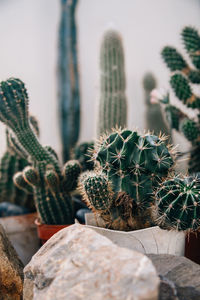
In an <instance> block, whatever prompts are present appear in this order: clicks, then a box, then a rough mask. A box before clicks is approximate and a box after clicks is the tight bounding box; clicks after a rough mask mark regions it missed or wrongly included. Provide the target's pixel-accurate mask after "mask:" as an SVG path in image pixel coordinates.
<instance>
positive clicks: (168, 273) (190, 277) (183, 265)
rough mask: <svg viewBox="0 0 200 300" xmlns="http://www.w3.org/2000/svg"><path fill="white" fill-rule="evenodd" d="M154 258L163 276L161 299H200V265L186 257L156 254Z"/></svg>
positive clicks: (151, 257) (159, 272)
mask: <svg viewBox="0 0 200 300" xmlns="http://www.w3.org/2000/svg"><path fill="white" fill-rule="evenodd" d="M148 257H149V258H150V259H151V260H152V262H153V264H154V265H155V267H156V270H157V272H158V274H159V275H160V278H161V283H160V293H159V294H160V296H159V300H200V266H199V265H197V264H195V263H194V262H192V261H191V260H189V259H187V258H185V257H177V256H174V255H167V254H161V255H155V254H150V255H148Z"/></svg>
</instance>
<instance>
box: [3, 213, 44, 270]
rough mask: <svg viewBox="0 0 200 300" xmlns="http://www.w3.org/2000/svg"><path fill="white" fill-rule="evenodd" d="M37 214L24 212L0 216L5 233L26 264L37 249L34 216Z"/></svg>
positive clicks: (37, 240)
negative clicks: (24, 213)
mask: <svg viewBox="0 0 200 300" xmlns="http://www.w3.org/2000/svg"><path fill="white" fill-rule="evenodd" d="M36 216H37V214H36V213H32V214H26V215H20V216H12V217H5V218H0V223H1V225H3V227H4V229H5V231H6V234H7V236H8V238H9V240H10V241H11V243H12V245H13V247H14V248H15V250H16V252H17V254H18V255H19V258H20V259H21V261H22V262H23V264H24V265H26V264H27V263H28V262H29V261H30V260H31V258H32V256H33V255H34V254H35V253H36V252H37V251H38V249H39V239H38V236H37V228H36V226H35V218H36Z"/></svg>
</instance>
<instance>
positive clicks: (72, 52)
mask: <svg viewBox="0 0 200 300" xmlns="http://www.w3.org/2000/svg"><path fill="white" fill-rule="evenodd" d="M60 3H61V20H60V25H59V45H58V46H59V47H58V50H59V52H58V54H59V56H58V100H59V114H60V132H61V140H62V154H63V161H67V160H69V159H70V153H71V151H72V149H73V148H74V146H75V144H76V142H77V140H78V137H79V129H80V92H79V72H78V58H77V29H76V21H75V13H76V8H77V4H78V0H60Z"/></svg>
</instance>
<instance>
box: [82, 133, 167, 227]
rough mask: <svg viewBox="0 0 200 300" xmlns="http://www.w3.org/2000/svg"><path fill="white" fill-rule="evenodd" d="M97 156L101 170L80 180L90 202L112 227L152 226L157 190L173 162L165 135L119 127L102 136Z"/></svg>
mask: <svg viewBox="0 0 200 300" xmlns="http://www.w3.org/2000/svg"><path fill="white" fill-rule="evenodd" d="M94 157H95V161H96V163H99V165H100V166H99V170H98V171H97V172H91V173H90V172H88V173H87V174H84V175H82V177H81V179H80V190H81V192H82V194H83V196H84V199H85V202H86V204H87V205H88V206H89V207H91V208H92V209H93V211H94V212H96V213H98V214H100V215H101V217H102V218H103V219H104V220H105V221H106V223H107V225H108V226H109V227H110V228H113V229H118V230H133V229H138V228H142V227H146V226H147V227H148V226H149V224H151V218H150V215H149V209H150V207H151V205H152V202H153V198H152V195H153V189H154V188H155V187H156V186H157V185H158V182H159V181H160V180H162V179H163V178H165V177H166V176H167V175H168V172H169V170H170V169H171V167H172V165H173V157H172V153H171V151H170V150H169V149H168V148H167V146H166V144H165V141H164V140H163V138H162V137H160V138H159V137H157V136H154V135H151V134H144V135H139V134H138V132H136V131H130V130H116V131H114V132H113V133H112V134H110V135H109V136H107V137H105V138H102V139H101V141H100V144H99V146H98V147H97V149H96V151H95V152H94ZM99 172H100V175H99Z"/></svg>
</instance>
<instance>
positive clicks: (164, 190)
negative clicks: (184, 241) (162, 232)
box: [154, 176, 200, 232]
mask: <svg viewBox="0 0 200 300" xmlns="http://www.w3.org/2000/svg"><path fill="white" fill-rule="evenodd" d="M199 193H200V180H199V178H197V177H195V176H190V177H185V178H184V177H183V178H181V177H180V176H177V177H173V178H168V179H167V180H166V181H164V182H163V183H162V184H161V186H160V187H159V188H158V189H157V191H156V193H155V198H156V203H155V208H156V209H155V215H154V218H155V221H156V223H158V224H159V225H160V226H161V227H163V228H166V229H176V230H182V231H188V232H190V231H196V230H198V229H199V228H200V218H199V216H200V197H199Z"/></svg>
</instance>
